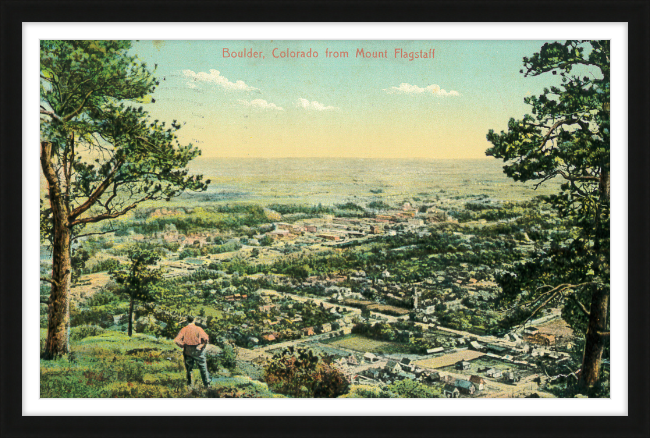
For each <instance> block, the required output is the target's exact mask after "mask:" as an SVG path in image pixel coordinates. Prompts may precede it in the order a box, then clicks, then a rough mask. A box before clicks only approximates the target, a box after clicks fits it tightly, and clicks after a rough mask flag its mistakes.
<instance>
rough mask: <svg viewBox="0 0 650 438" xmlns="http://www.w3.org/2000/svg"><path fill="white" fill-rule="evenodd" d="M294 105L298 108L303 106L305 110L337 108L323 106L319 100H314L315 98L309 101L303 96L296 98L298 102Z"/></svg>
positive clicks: (334, 108) (335, 108) (330, 109)
mask: <svg viewBox="0 0 650 438" xmlns="http://www.w3.org/2000/svg"><path fill="white" fill-rule="evenodd" d="M296 106H297V107H298V108H303V109H306V110H313V111H332V110H337V109H338V108H337V107H335V106H325V105H323V104H322V103H320V102H316V101H315V100H312V101H311V102H310V101H308V100H307V99H303V98H299V99H298V103H297V104H296Z"/></svg>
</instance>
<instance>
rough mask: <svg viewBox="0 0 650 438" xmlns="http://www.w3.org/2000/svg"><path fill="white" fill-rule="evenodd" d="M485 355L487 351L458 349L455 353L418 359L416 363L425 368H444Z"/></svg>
mask: <svg viewBox="0 0 650 438" xmlns="http://www.w3.org/2000/svg"><path fill="white" fill-rule="evenodd" d="M481 356H485V353H481V352H479V351H474V350H465V351H457V352H455V353H450V354H445V355H444V356H440V357H432V358H430V359H422V360H418V361H416V362H415V363H416V364H417V365H420V366H422V367H425V368H436V369H439V368H442V367H447V366H450V365H453V364H455V363H456V362H460V361H461V360H467V361H471V360H473V359H476V358H478V357H481Z"/></svg>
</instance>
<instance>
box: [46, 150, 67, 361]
mask: <svg viewBox="0 0 650 438" xmlns="http://www.w3.org/2000/svg"><path fill="white" fill-rule="evenodd" d="M51 156H52V143H49V142H41V167H42V169H43V174H44V176H45V179H46V180H47V183H48V192H49V196H50V205H51V207H52V220H53V223H52V225H53V235H54V240H53V242H52V253H53V254H52V289H51V292H50V300H49V305H48V323H47V342H46V344H45V351H44V352H43V357H44V358H45V359H54V358H56V357H60V356H62V355H64V354H67V353H68V351H69V346H68V337H69V333H68V332H69V328H70V282H71V279H72V269H71V259H70V239H71V230H70V226H69V223H68V216H69V212H68V206H67V204H66V202H65V199H64V196H63V193H62V192H61V186H60V182H59V178H58V176H57V174H56V171H55V170H54V167H53V166H52V161H51Z"/></svg>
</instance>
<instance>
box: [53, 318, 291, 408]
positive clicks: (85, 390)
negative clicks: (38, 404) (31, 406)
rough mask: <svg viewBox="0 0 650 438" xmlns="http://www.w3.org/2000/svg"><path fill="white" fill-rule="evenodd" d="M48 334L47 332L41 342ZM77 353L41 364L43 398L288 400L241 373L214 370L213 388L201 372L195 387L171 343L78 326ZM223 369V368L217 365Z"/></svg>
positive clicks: (74, 336)
mask: <svg viewBox="0 0 650 438" xmlns="http://www.w3.org/2000/svg"><path fill="white" fill-rule="evenodd" d="M45 337H46V330H44V329H41V343H44V341H45ZM70 338H71V339H70V344H71V353H70V354H69V355H68V356H67V357H65V358H63V359H60V360H57V361H44V360H42V361H41V397H43V398H58V397H70V398H95V397H109V398H119V397H155V398H160V397H282V396H281V395H278V394H275V393H273V392H271V391H270V390H269V389H268V387H267V385H266V384H264V383H261V382H258V381H255V380H251V379H250V377H248V376H237V375H236V374H237V372H236V370H234V372H233V373H232V374H235V375H234V376H233V375H230V376H227V375H226V374H230V372H228V371H226V370H223V372H221V373H219V372H214V373H213V376H212V387H211V388H210V389H204V388H203V386H202V384H201V379H200V376H199V372H198V370H195V371H194V375H193V381H194V384H193V385H192V387H188V386H187V384H186V381H185V368H184V365H183V358H182V353H181V351H180V349H179V348H178V347H177V346H176V345H174V343H173V342H172V341H170V340H167V339H158V338H155V337H153V336H147V335H143V334H134V335H133V337H131V338H129V337H128V336H127V335H126V334H124V333H121V332H115V331H110V330H103V329H101V328H98V327H94V326H85V327H76V328H74V329H73V330H72V333H71V336H70ZM216 368H217V370H213V371H218V365H217V366H216Z"/></svg>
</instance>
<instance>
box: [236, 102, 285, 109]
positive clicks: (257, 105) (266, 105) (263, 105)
mask: <svg viewBox="0 0 650 438" xmlns="http://www.w3.org/2000/svg"><path fill="white" fill-rule="evenodd" d="M237 102H239V103H241V104H242V105H244V106H249V107H253V108H260V109H265V110H267V109H269V110H278V111H283V110H284V108H282V107H280V106H277V105H276V104H274V103H270V102H267V101H266V100H264V99H253V100H251V101H248V100H243V99H239V100H238V101H237Z"/></svg>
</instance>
